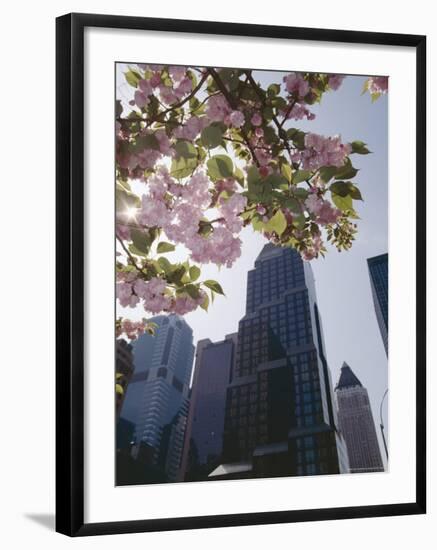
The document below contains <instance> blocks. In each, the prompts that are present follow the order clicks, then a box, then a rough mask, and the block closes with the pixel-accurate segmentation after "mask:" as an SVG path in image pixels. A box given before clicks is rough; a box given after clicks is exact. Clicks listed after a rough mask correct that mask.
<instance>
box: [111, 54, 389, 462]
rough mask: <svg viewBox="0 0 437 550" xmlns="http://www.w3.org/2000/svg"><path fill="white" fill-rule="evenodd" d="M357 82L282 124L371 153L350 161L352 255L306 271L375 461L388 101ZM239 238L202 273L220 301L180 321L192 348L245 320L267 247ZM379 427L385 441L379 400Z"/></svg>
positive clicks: (124, 91)
mask: <svg viewBox="0 0 437 550" xmlns="http://www.w3.org/2000/svg"><path fill="white" fill-rule="evenodd" d="M122 70H123V68H122V66H121V65H119V66H118V67H117V95H118V96H120V95H121V96H122V97H125V98H127V97H128V95H129V93H130V90H129V87H128V86H127V85H125V84H123V80H124V77H123V76H122ZM290 71H292V68H290ZM253 74H254V77H255V80H257V81H259V82H260V83H261V84H262V85H263V86H268V85H269V84H271V83H280V82H281V81H282V77H283V76H284V74H287V73H279V72H270V71H254V73H253ZM365 79H366V77H362V76H351V75H349V76H347V77H346V78H345V80H344V81H343V84H342V86H341V87H340V88H339V90H337V91H335V92H328V93H325V94H324V96H323V98H322V102H321V104H320V105H316V106H311V108H310V110H311V111H312V112H314V113H315V114H316V118H315V120H312V121H290V122H288V123H287V124H288V125H289V126H290V127H297V128H299V129H302V130H304V131H312V132H315V133H318V134H323V135H325V136H332V135H334V134H340V135H341V138H342V142H343V143H344V142H350V141H354V140H357V139H359V140H362V141H364V142H365V143H367V145H368V148H369V149H370V151H372V154H369V155H352V162H353V164H354V166H355V168H359V170H360V171H359V172H358V175H357V176H356V177H355V178H354V182H355V183H357V184H358V186H359V188H360V190H361V193H362V196H363V199H364V201H363V202H358V201H354V203H355V207H356V210H357V212H358V214H359V216H360V220H358V221H357V224H358V234H357V235H356V240H355V242H354V245H353V247H352V249H351V250H349V251H347V252H341V253H339V252H337V250H336V249H335V248H334V247H332V246H330V245H329V244H328V247H327V248H328V253H327V254H326V256H325V258H318V259H315V260H312V261H311V266H312V269H313V273H314V277H315V283H316V293H317V300H318V305H319V311H320V315H321V318H322V323H323V331H324V336H325V345H326V352H327V360H328V365H329V367H330V369H331V373H332V380H333V383H334V385H335V384H336V383H337V381H338V378H339V375H340V369H341V365H342V364H343V361H346V362H347V363H348V364H349V366H350V367H351V368H352V370H353V371H354V373H355V374H356V375H357V376H358V378H359V379H360V381H361V383H362V384H363V386H364V387H366V388H367V390H368V392H369V398H370V402H371V406H372V411H373V415H374V420H375V425H376V428H377V433H378V437H379V439H380V447H381V452H382V454H383V446H382V441H381V436H380V431H379V409H380V403H381V399H382V396H383V394H384V392H385V390H386V389H387V385H388V365H387V357H386V355H385V350H384V346H383V343H382V338H381V335H380V332H379V327H378V323H377V320H376V315H375V310H374V305H373V299H372V293H371V288H370V279H369V273H368V269H367V258H369V257H372V256H376V255H378V254H382V253H385V252H387V251H388V96H387V95H386V96H382V97H381V98H380V99H378V100H377V101H376V102H375V103H372V102H371V99H370V96H369V94H367V93H366V94H364V95H361V91H362V88H363V83H364V81H365ZM131 90H132V88H131ZM138 190H139V189H138ZM240 238H241V239H242V255H241V257H240V258H239V259H238V260H237V261H236V262H235V264H234V265H233V267H232V268H231V269H226V268H222V269H220V270H219V269H218V268H216V267H215V266H212V265H206V266H202V279H216V280H218V281H219V282H220V284H221V285H222V287H223V289H224V291H225V294H226V296H225V297H222V296H217V298H216V300H215V302H214V304H213V305H212V306H211V307H210V309H209V311H208V313H206V312H205V311H203V310H202V309H200V308H199V309H198V310H197V311H195V312H192V313H190V314H188V315H186V316H185V319H186V321H187V323H188V324H189V325H190V326H191V327H192V329H193V335H194V344H195V345H196V343H197V341H198V340H201V339H203V338H209V339H210V340H212V341H218V340H221V339H223V338H224V336H225V335H226V334H230V333H233V332H236V331H237V330H238V322H239V320H240V319H241V318H242V317H243V316H244V314H245V300H246V283H247V272H248V271H249V270H250V269H253V267H254V262H255V259H256V257H257V256H258V254H259V252H260V251H261V249H262V247H263V246H264V244H265V243H266V242H267V241H266V240H265V239H264V238H263V237H262V236H261V235H260V234H259V233H255V232H254V231H253V230H252V229H251V228H250V227H248V228H245V229H244V230H243V231H242V233H241V235H240ZM183 253H184V251H183V250H182V251H181V250H179V251H177V252H174V253H172V254H169V255H168V258H169V260H170V261H172V260H176V259H178V258H181V259H182V258H183ZM126 313H127V312H126ZM129 313H130V317H131V318H141V317H143V316H144V310H139V311H137V312H135V314H134V315H132V310H129ZM383 419H384V424H385V426H386V435H387V427H388V418H387V399H386V400H385V403H384V407H383ZM383 458H384V459H385V457H383Z"/></svg>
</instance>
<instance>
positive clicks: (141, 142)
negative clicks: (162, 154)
mask: <svg viewBox="0 0 437 550" xmlns="http://www.w3.org/2000/svg"><path fill="white" fill-rule="evenodd" d="M144 149H153V150H155V151H159V141H158V140H157V139H156V136H155V134H146V135H144V136H138V137H137V138H136V140H135V143H134V145H133V147H132V152H133V153H141V152H142V151H144Z"/></svg>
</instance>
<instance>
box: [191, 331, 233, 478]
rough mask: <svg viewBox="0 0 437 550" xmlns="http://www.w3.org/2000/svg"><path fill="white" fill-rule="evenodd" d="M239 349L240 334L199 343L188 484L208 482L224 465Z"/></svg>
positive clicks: (193, 397)
mask: <svg viewBox="0 0 437 550" xmlns="http://www.w3.org/2000/svg"><path fill="white" fill-rule="evenodd" d="M236 345H237V334H230V335H227V336H226V338H225V339H224V340H222V341H220V342H211V340H209V339H205V340H200V341H199V342H198V343H197V349H196V363H195V367H194V374H193V383H192V387H191V398H190V412H189V415H188V424H187V430H186V438H185V448H184V456H183V462H182V472H181V474H182V475H181V478H182V479H185V481H201V480H206V479H207V478H208V475H209V474H210V473H211V472H212V471H213V470H214V469H215V468H216V467H217V466H218V465H219V464H220V463H221V458H222V449H223V430H224V424H225V407H226V391H227V387H228V384H229V382H230V381H231V377H232V366H233V363H234V359H235V352H236Z"/></svg>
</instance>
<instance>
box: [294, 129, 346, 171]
mask: <svg viewBox="0 0 437 550" xmlns="http://www.w3.org/2000/svg"><path fill="white" fill-rule="evenodd" d="M351 152H352V146H351V145H350V144H349V143H342V142H341V138H340V137H339V136H333V137H325V136H321V135H319V134H313V133H311V132H309V133H308V134H306V135H305V149H304V150H302V151H295V153H294V154H293V157H292V159H293V161H295V162H301V163H302V168H303V169H304V170H318V169H319V168H321V167H322V166H337V167H339V166H343V164H344V163H345V160H346V157H347V156H348V155H349V154H350V153H351Z"/></svg>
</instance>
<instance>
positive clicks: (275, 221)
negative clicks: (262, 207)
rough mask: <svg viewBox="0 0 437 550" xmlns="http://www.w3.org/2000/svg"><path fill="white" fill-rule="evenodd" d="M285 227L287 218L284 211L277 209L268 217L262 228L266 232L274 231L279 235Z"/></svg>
mask: <svg viewBox="0 0 437 550" xmlns="http://www.w3.org/2000/svg"><path fill="white" fill-rule="evenodd" d="M286 228H287V220H286V219H285V216H284V213H283V212H282V210H278V211H277V212H276V214H275V215H274V216H273V217H272V218H270V220H269V221H268V222H267V223H266V224H265V226H264V229H265V231H267V232H268V233H271V232H272V231H274V232H275V233H276V234H277V235H278V236H279V237H280V236H281V235H282V233H283V232H284V231H285V230H286Z"/></svg>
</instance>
